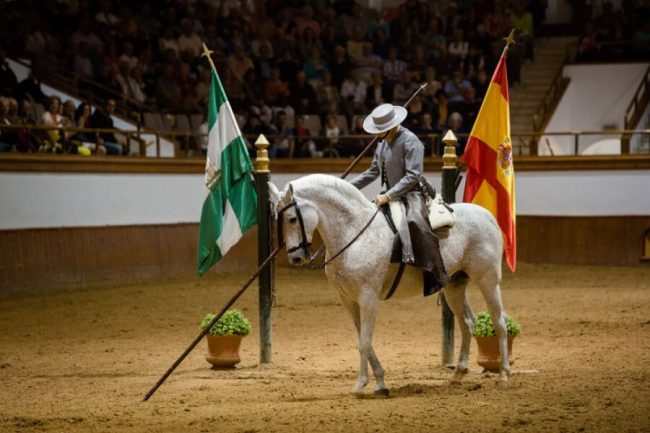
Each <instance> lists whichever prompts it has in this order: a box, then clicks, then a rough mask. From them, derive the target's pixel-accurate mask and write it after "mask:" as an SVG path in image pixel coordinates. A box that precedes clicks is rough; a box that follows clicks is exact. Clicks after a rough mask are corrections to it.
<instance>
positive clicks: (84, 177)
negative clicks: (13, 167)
mask: <svg viewBox="0 0 650 433" xmlns="http://www.w3.org/2000/svg"><path fill="white" fill-rule="evenodd" d="M331 174H332V175H337V174H336V173H331ZM300 176H302V174H282V173H275V174H272V180H273V182H274V183H275V184H276V185H277V186H278V187H280V188H282V187H284V186H285V185H286V184H287V182H290V181H291V180H293V179H296V178H298V177H300ZM426 176H427V178H428V179H430V180H432V181H433V183H434V185H435V186H436V189H437V190H438V191H439V190H440V173H439V172H438V173H426ZM641 185H650V170H625V171H576V172H564V171H537V172H521V173H517V174H516V177H515V188H516V195H517V213H518V215H520V216H524V215H530V216H542V215H544V216H550V215H555V216H629V215H650V194H647V193H639V194H635V193H634V192H635V191H638V192H640V191H639V187H640V186H641ZM463 188H464V183H463V184H461V186H460V187H459V192H458V194H457V200H458V201H461V200H462V191H463ZM379 189H380V185H379V182H375V183H374V184H372V185H370V186H368V187H367V188H366V189H365V190H364V193H365V194H366V196H367V197H369V198H371V197H373V196H374V195H375V194H376V193H378V192H379ZM204 198H205V188H204V186H203V176H202V175H199V174H110V173H108V174H107V173H100V174H90V173H6V172H5V173H0V230H11V229H35V228H61V227H96V226H124V225H158V224H179V223H198V221H199V216H200V213H201V205H202V203H203V199H204Z"/></svg>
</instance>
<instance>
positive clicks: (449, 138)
mask: <svg viewBox="0 0 650 433" xmlns="http://www.w3.org/2000/svg"><path fill="white" fill-rule="evenodd" d="M442 142H443V143H445V144H446V145H447V146H455V145H456V143H458V138H456V135H454V133H453V132H452V131H451V129H450V130H449V131H447V133H446V134H445V136H444V137H442Z"/></svg>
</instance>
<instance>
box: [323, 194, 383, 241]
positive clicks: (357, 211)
mask: <svg viewBox="0 0 650 433" xmlns="http://www.w3.org/2000/svg"><path fill="white" fill-rule="evenodd" d="M333 194H334V193H333V192H331V191H330V192H328V193H325V194H321V197H320V198H319V199H318V200H316V201H317V203H316V207H317V211H318V227H317V228H316V229H317V230H318V232H319V233H320V236H321V238H322V239H323V243H325V248H327V250H328V251H330V252H333V253H335V250H336V251H338V250H339V249H341V248H343V247H344V246H345V245H346V244H347V243H348V242H350V239H352V238H353V237H354V236H355V235H356V234H357V233H358V232H360V231H361V230H362V229H363V227H364V226H365V225H366V224H367V223H368V221H369V220H370V218H372V214H373V213H374V210H373V208H372V207H370V206H368V205H367V203H363V202H361V201H359V200H358V199H356V198H351V197H347V196H345V195H342V196H338V197H334V196H333Z"/></svg>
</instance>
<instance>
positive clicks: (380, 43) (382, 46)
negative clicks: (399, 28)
mask: <svg viewBox="0 0 650 433" xmlns="http://www.w3.org/2000/svg"><path fill="white" fill-rule="evenodd" d="M389 50H390V41H389V40H388V38H387V37H386V28H385V27H377V28H376V29H375V30H374V34H373V38H372V52H373V53H374V54H376V55H378V56H379V57H381V58H382V59H387V58H388V51H389Z"/></svg>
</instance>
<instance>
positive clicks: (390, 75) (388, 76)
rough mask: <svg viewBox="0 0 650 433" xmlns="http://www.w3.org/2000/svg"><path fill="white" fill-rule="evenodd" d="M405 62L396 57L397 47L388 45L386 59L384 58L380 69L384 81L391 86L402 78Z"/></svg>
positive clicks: (405, 67) (405, 66)
mask: <svg viewBox="0 0 650 433" xmlns="http://www.w3.org/2000/svg"><path fill="white" fill-rule="evenodd" d="M406 69H407V64H406V62H404V61H403V60H400V59H398V58H397V48H396V47H394V46H393V47H390V48H389V50H388V59H386V60H384V62H383V64H382V66H381V71H382V76H383V78H384V82H386V84H388V85H389V86H390V87H391V89H392V87H393V86H394V85H395V84H397V83H399V82H401V81H402V80H403V79H404V72H406Z"/></svg>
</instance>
